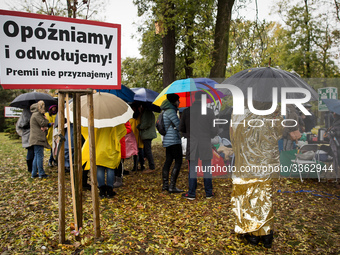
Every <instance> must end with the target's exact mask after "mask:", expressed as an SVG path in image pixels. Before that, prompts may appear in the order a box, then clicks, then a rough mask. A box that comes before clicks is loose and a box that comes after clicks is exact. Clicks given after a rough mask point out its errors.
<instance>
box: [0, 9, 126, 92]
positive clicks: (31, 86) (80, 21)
mask: <svg viewBox="0 0 340 255" xmlns="http://www.w3.org/2000/svg"><path fill="white" fill-rule="evenodd" d="M0 15H6V16H16V17H24V18H35V19H43V20H55V21H63V22H67V23H77V24H88V25H94V26H101V27H112V28H117V32H118V33H117V34H118V44H117V46H118V48H117V69H118V70H117V82H118V84H117V85H83V84H79V85H77V84H71V85H66V84H1V79H0V85H1V86H2V87H3V88H4V89H87V88H91V89H121V25H120V24H114V23H107V22H99V21H94V20H84V19H74V18H66V17H60V16H50V15H44V14H37V13H29V12H18V11H8V10H2V9H0Z"/></svg>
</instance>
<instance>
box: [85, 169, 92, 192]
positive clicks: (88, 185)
mask: <svg viewBox="0 0 340 255" xmlns="http://www.w3.org/2000/svg"><path fill="white" fill-rule="evenodd" d="M88 174H89V171H83V190H91V185H90V184H88V183H87V180H88Z"/></svg>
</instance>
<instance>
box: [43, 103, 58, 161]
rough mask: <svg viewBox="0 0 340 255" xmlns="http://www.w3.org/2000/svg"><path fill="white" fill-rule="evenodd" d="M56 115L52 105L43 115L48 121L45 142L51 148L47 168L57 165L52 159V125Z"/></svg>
mask: <svg viewBox="0 0 340 255" xmlns="http://www.w3.org/2000/svg"><path fill="white" fill-rule="evenodd" d="M57 113H58V108H57V106H56V105H52V106H50V108H49V109H48V112H46V113H45V116H46V119H48V123H49V125H48V132H47V136H46V138H47V142H48V144H49V145H50V146H51V148H52V149H51V155H50V158H49V160H48V166H56V165H57V160H55V159H54V157H53V145H52V143H53V127H54V123H55V118H56V116H57Z"/></svg>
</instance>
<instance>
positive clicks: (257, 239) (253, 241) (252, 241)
mask: <svg viewBox="0 0 340 255" xmlns="http://www.w3.org/2000/svg"><path fill="white" fill-rule="evenodd" d="M244 237H245V238H246V239H247V241H248V243H249V244H251V245H258V243H259V242H260V239H261V237H260V236H253V235H249V234H246V235H245V236H244Z"/></svg>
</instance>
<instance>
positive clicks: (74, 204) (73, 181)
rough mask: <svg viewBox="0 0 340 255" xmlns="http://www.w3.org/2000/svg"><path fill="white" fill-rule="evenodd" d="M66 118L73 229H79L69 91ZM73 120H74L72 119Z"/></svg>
mask: <svg viewBox="0 0 340 255" xmlns="http://www.w3.org/2000/svg"><path fill="white" fill-rule="evenodd" d="M66 118H67V130H68V132H67V134H68V148H69V156H70V175H71V191H72V201H73V203H72V204H73V215H74V228H75V231H77V232H78V231H79V224H78V214H77V194H76V192H75V179H77V176H74V168H73V160H72V149H71V148H72V144H71V127H70V106H69V93H66ZM73 121H74V120H73Z"/></svg>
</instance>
